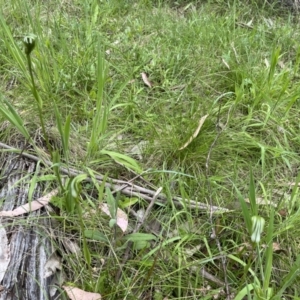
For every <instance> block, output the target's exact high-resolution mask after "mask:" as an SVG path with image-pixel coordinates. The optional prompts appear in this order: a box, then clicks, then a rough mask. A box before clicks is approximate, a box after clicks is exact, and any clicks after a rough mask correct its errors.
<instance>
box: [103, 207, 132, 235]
mask: <svg viewBox="0 0 300 300" xmlns="http://www.w3.org/2000/svg"><path fill="white" fill-rule="evenodd" d="M99 208H100V209H101V210H102V211H103V212H104V213H105V214H107V215H108V216H110V217H111V215H110V211H109V208H108V205H107V204H106V203H103V204H101V205H100V206H99ZM117 225H118V226H119V227H120V228H121V229H122V231H123V232H125V231H126V229H127V226H128V217H127V215H126V213H125V212H124V211H123V210H121V209H120V208H118V209H117Z"/></svg>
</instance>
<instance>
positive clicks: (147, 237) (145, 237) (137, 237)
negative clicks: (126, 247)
mask: <svg viewBox="0 0 300 300" xmlns="http://www.w3.org/2000/svg"><path fill="white" fill-rule="evenodd" d="M124 239H126V240H129V241H131V242H138V241H151V240H156V236H155V235H153V234H150V233H138V232H137V233H131V234H128V235H126V236H125V237H124Z"/></svg>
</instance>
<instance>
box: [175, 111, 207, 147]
mask: <svg viewBox="0 0 300 300" xmlns="http://www.w3.org/2000/svg"><path fill="white" fill-rule="evenodd" d="M207 117H208V115H205V116H203V117H202V118H201V119H200V121H199V124H198V127H197V129H196V130H195V132H194V133H193V135H192V136H191V137H190V138H189V140H188V141H187V142H186V143H185V144H184V145H183V146H182V147H180V148H179V150H182V149H184V148H186V147H187V146H188V145H189V144H190V143H191V142H192V141H193V140H194V139H195V138H196V137H197V135H198V133H199V131H200V129H201V127H202V125H203V123H204V122H205V120H206V118H207Z"/></svg>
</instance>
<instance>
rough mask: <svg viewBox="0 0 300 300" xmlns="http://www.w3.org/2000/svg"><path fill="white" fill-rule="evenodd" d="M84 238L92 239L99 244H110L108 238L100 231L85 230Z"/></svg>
mask: <svg viewBox="0 0 300 300" xmlns="http://www.w3.org/2000/svg"><path fill="white" fill-rule="evenodd" d="M84 236H85V237H86V238H88V239H92V240H95V241H99V242H105V243H107V242H108V239H107V237H106V236H105V235H104V234H103V233H101V232H100V231H98V230H93V229H86V230H84Z"/></svg>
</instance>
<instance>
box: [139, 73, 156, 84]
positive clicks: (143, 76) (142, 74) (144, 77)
mask: <svg viewBox="0 0 300 300" xmlns="http://www.w3.org/2000/svg"><path fill="white" fill-rule="evenodd" d="M141 76H142V79H143V82H144V83H145V84H146V85H147V86H148V87H149V88H152V86H153V84H152V83H151V81H150V80H149V79H148V77H147V74H146V73H145V72H143V73H141Z"/></svg>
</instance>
